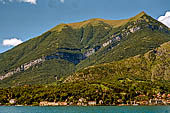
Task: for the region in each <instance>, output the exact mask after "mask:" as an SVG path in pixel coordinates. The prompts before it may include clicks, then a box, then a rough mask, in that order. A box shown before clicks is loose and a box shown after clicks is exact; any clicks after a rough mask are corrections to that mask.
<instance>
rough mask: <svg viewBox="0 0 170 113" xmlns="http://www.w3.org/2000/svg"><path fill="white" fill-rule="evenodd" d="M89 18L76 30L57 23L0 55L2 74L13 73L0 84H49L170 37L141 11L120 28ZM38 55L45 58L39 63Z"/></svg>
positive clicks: (162, 26) (144, 50) (126, 56)
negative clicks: (39, 34)
mask: <svg viewBox="0 0 170 113" xmlns="http://www.w3.org/2000/svg"><path fill="white" fill-rule="evenodd" d="M87 21H88V20H87ZM90 21H92V23H88V22H87V24H82V25H83V26H82V27H80V28H76V29H75V28H74V27H72V26H69V24H60V25H58V26H56V27H54V28H52V29H51V30H49V31H47V32H45V33H43V34H42V35H41V36H38V37H36V38H33V39H30V40H28V41H26V42H24V43H23V44H20V45H18V46H16V47H15V48H13V49H11V50H9V51H7V52H5V53H2V54H0V61H1V64H0V75H1V77H2V78H3V77H4V75H6V74H8V73H12V75H11V76H7V77H5V78H3V80H1V81H0V86H1V85H3V86H6V85H7V86H8V85H9V86H11V85H16V86H17V85H24V84H36V82H37V81H39V82H37V83H38V84H49V83H51V82H56V81H57V80H58V79H59V78H63V77H64V76H68V75H69V74H71V73H73V72H76V71H78V70H80V69H83V68H85V67H88V66H90V65H96V64H102V63H107V62H112V61H115V60H121V59H125V58H128V57H133V56H136V55H138V54H144V53H146V52H148V51H149V50H151V49H154V48H157V47H159V46H160V45H161V44H163V43H165V42H167V41H169V40H170V38H169V37H170V31H169V29H168V28H167V27H166V26H165V25H163V24H162V23H160V22H158V21H157V20H155V19H153V18H152V17H150V16H148V15H147V14H146V13H144V12H142V13H140V14H138V15H137V16H135V17H132V18H130V19H129V21H128V22H127V23H125V24H124V25H123V24H122V25H121V26H119V27H113V26H112V25H109V24H107V23H105V22H102V21H98V20H97V21H95V19H92V20H90ZM81 23H83V22H81ZM85 23H86V21H85ZM72 24H73V25H74V24H75V23H72ZM72 24H71V25H72ZM78 24H79V23H78ZM117 24H119V23H117ZM76 26H77V25H76ZM160 37H161V38H160ZM141 42H142V43H141ZM13 53H15V54H13ZM41 58H42V59H45V60H42V61H43V62H38V61H37V60H38V59H41ZM36 61H37V62H38V63H34V62H36ZM23 66H24V67H26V68H23V69H21V67H23ZM17 70H20V71H18V72H17V73H14V72H16V71H17ZM22 70H23V71H22ZM24 78H27V79H26V80H25V79H24Z"/></svg>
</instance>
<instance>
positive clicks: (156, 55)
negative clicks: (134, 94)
mask: <svg viewBox="0 0 170 113" xmlns="http://www.w3.org/2000/svg"><path fill="white" fill-rule="evenodd" d="M126 79H130V80H133V81H152V82H155V81H170V41H169V42H167V43H164V44H162V45H161V46H160V47H159V48H156V49H154V50H151V51H149V52H147V53H145V54H143V55H137V56H134V57H131V58H128V59H123V60H120V61H115V62H111V63H105V64H100V65H95V66H90V67H87V68H85V69H83V70H80V71H78V72H76V73H75V74H73V75H71V76H69V77H67V78H66V80H65V81H64V82H65V83H66V82H97V81H98V82H106V83H107V82H116V81H119V80H126Z"/></svg>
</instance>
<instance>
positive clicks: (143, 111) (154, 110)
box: [0, 106, 170, 113]
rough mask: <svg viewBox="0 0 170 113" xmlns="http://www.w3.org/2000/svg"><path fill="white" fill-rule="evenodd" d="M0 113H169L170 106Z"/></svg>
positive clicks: (5, 110)
mask: <svg viewBox="0 0 170 113" xmlns="http://www.w3.org/2000/svg"><path fill="white" fill-rule="evenodd" d="M0 113H170V106H95V107H78V106H75V107H74V106H69V107H29V106H26V107H13V106H11V107H7V106H0Z"/></svg>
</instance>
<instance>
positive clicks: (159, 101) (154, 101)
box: [149, 98, 165, 105]
mask: <svg viewBox="0 0 170 113" xmlns="http://www.w3.org/2000/svg"><path fill="white" fill-rule="evenodd" d="M149 104H151V105H157V104H159V105H160V104H165V102H164V101H163V100H162V99H157V98H156V99H150V100H149Z"/></svg>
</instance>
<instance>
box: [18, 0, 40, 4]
mask: <svg viewBox="0 0 170 113" xmlns="http://www.w3.org/2000/svg"><path fill="white" fill-rule="evenodd" d="M17 1H19V2H27V3H31V4H37V0H17Z"/></svg>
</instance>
